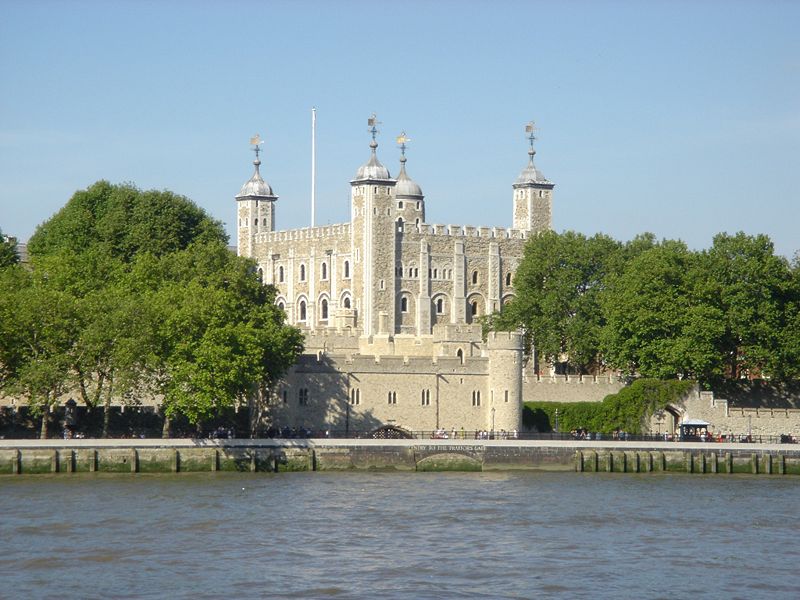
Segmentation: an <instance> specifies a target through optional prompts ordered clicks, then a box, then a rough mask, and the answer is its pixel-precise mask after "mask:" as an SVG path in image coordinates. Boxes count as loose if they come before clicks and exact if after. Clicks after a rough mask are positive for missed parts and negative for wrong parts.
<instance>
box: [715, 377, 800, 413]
mask: <svg viewBox="0 0 800 600" xmlns="http://www.w3.org/2000/svg"><path fill="white" fill-rule="evenodd" d="M713 392H714V396H715V397H716V398H719V399H723V400H728V403H729V406H731V407H734V406H735V407H740V408H800V381H793V382H790V383H782V384H780V383H772V382H769V381H764V380H759V379H756V380H753V381H733V382H725V383H722V384H719V385H717V386H715V387H714V389H713Z"/></svg>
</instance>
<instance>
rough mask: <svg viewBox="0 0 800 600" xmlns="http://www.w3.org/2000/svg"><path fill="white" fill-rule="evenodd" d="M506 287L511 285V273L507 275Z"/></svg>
mask: <svg viewBox="0 0 800 600" xmlns="http://www.w3.org/2000/svg"><path fill="white" fill-rule="evenodd" d="M506 285H511V273H506Z"/></svg>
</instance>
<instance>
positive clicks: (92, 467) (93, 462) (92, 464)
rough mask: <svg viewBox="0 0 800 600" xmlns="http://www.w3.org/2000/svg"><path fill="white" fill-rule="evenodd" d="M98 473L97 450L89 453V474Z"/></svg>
mask: <svg viewBox="0 0 800 600" xmlns="http://www.w3.org/2000/svg"><path fill="white" fill-rule="evenodd" d="M95 471H97V450H94V449H92V450H90V451H89V472H90V473H94V472H95Z"/></svg>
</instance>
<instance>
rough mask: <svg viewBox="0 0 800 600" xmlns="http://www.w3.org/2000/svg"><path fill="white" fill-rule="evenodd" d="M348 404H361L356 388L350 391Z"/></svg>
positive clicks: (359, 391) (359, 394)
mask: <svg viewBox="0 0 800 600" xmlns="http://www.w3.org/2000/svg"><path fill="white" fill-rule="evenodd" d="M350 404H352V405H353V406H355V405H356V404H361V390H359V389H358V388H353V389H351V390H350Z"/></svg>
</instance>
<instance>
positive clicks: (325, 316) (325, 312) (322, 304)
mask: <svg viewBox="0 0 800 600" xmlns="http://www.w3.org/2000/svg"><path fill="white" fill-rule="evenodd" d="M320 307H321V310H322V317H321V319H322V320H323V321H327V320H328V301H327V300H326V299H325V298H323V299H322V302H320Z"/></svg>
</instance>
